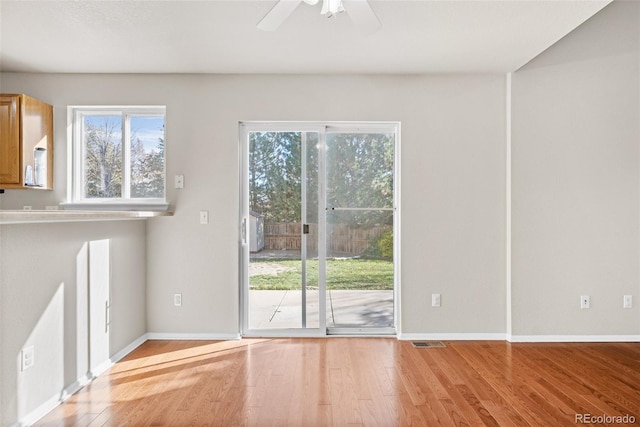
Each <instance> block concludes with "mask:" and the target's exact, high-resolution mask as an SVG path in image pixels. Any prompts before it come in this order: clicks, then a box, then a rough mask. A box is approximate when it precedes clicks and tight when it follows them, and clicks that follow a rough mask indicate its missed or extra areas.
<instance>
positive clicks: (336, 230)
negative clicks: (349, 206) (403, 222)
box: [264, 222, 391, 255]
mask: <svg viewBox="0 0 640 427" xmlns="http://www.w3.org/2000/svg"><path fill="white" fill-rule="evenodd" d="M388 230H391V226H376V227H353V226H350V225H348V224H327V231H328V233H327V254H328V255H340V254H345V255H360V254H362V253H364V252H365V251H366V250H367V249H368V248H369V247H370V246H371V245H372V244H376V242H377V240H378V237H379V236H380V235H381V234H382V233H384V232H385V231H388ZM301 234H302V224H300V223H296V222H272V223H267V222H265V224H264V249H265V250H300V245H301V241H302V238H301ZM307 236H308V238H307V250H308V251H311V252H317V250H318V224H309V234H308V235H307Z"/></svg>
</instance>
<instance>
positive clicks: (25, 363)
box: [20, 345, 36, 372]
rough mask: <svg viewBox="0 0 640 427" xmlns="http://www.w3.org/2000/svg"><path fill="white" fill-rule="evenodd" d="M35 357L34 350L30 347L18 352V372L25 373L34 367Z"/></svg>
mask: <svg viewBox="0 0 640 427" xmlns="http://www.w3.org/2000/svg"><path fill="white" fill-rule="evenodd" d="M35 355H36V353H35V348H34V347H33V346H32V345H30V346H29V347H25V348H23V349H22V351H21V352H20V360H21V363H20V370H21V371H22V372H24V371H26V370H27V369H29V368H30V367H32V366H33V365H34V363H35V362H36V359H35Z"/></svg>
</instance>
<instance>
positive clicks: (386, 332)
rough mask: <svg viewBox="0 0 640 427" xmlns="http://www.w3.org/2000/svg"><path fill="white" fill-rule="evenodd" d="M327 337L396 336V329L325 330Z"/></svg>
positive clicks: (343, 328)
mask: <svg viewBox="0 0 640 427" xmlns="http://www.w3.org/2000/svg"><path fill="white" fill-rule="evenodd" d="M327 335H341V336H354V335H356V336H373V335H375V336H396V328H389V327H375V326H369V327H367V326H361V327H337V328H327Z"/></svg>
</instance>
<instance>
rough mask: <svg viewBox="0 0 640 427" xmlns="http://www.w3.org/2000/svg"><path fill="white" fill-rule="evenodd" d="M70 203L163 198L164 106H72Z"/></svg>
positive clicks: (164, 164)
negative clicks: (72, 166) (72, 132)
mask: <svg viewBox="0 0 640 427" xmlns="http://www.w3.org/2000/svg"><path fill="white" fill-rule="evenodd" d="M73 115H74V125H75V126H74V129H75V131H74V136H73V146H74V150H73V154H74V159H73V164H74V173H73V185H72V187H73V188H72V195H73V197H72V202H74V203H83V202H91V203H98V204H100V203H113V202H116V203H123V204H138V203H140V204H147V203H154V202H164V201H165V190H166V173H165V170H166V161H165V108H164V107H135V108H133V107H131V108H127V107H109V108H104V107H102V108H100V107H95V108H92V107H76V108H73Z"/></svg>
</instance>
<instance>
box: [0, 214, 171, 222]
mask: <svg viewBox="0 0 640 427" xmlns="http://www.w3.org/2000/svg"><path fill="white" fill-rule="evenodd" d="M160 216H173V212H171V211H149V210H147V211H115V210H108V211H107V210H103V211H97V210H84V211H81V210H72V211H69V210H67V211H64V210H59V211H56V210H49V211H22V210H4V211H3V210H0V225H8V224H34V223H53V222H82V221H122V220H139V219H148V218H155V217H160Z"/></svg>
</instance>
